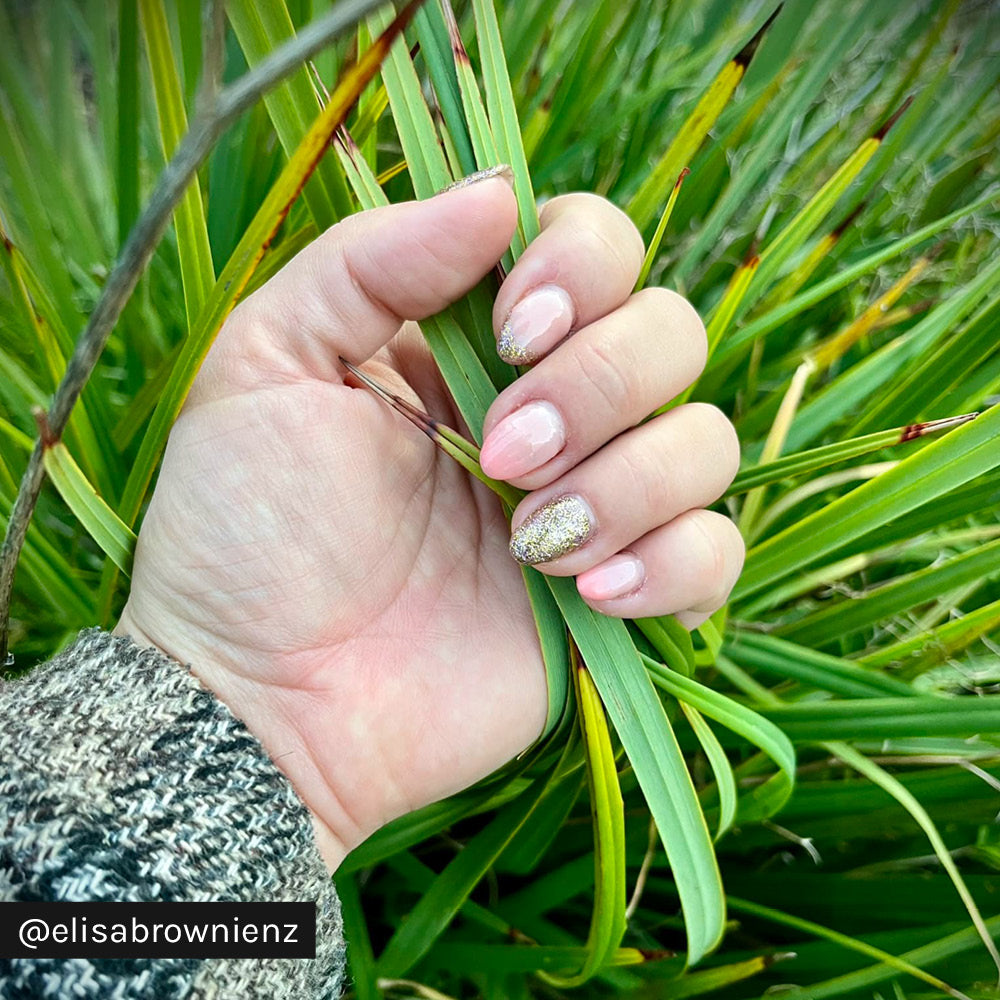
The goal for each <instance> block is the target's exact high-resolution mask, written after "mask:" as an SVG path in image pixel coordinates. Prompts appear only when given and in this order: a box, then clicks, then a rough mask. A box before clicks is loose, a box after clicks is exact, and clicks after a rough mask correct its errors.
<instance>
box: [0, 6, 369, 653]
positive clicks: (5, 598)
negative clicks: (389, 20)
mask: <svg viewBox="0 0 1000 1000" xmlns="http://www.w3.org/2000/svg"><path fill="white" fill-rule="evenodd" d="M381 2H382V0H341V2H340V3H338V4H337V5H336V7H334V8H333V9H332V10H331V11H330V12H329V14H327V15H325V16H324V17H321V18H318V19H317V20H316V21H314V22H312V24H309V25H307V26H306V27H305V28H303V29H302V31H300V32H299V33H298V34H297V35H296V36H295V37H294V38H291V39H289V40H288V41H287V42H285V43H284V44H283V45H281V46H280V47H279V48H277V49H275V50H274V52H272V53H271V54H270V55H269V56H267V58H265V59H262V60H261V61H260V62H259V63H258V64H257V65H256V66H255V67H254V68H253V69H251V70H250V71H249V72H247V73H245V74H244V75H243V76H241V77H240V78H239V79H238V80H236V81H234V82H233V83H231V84H230V85H229V86H227V87H224V88H223V89H222V90H219V91H218V93H217V95H216V97H215V100H214V101H211V104H210V106H208V107H204V108H199V110H198V113H197V115H196V117H195V119H194V121H193V122H192V124H191V127H190V129H189V130H188V133H187V134H186V135H185V136H184V138H183V139H182V140H181V142H180V144H179V145H178V147H177V150H176V151H175V152H174V155H173V156H172V157H171V159H170V162H169V163H168V164H167V165H166V167H165V168H164V170H163V173H161V174H160V177H159V180H158V181H157V183H156V187H155V189H154V190H153V193H152V195H151V197H150V199H149V203H148V204H147V206H146V208H145V211H143V213H142V215H140V216H139V219H138V220H137V222H136V224H135V225H134V226H133V227H132V231H131V233H129V237H128V240H126V242H125V245H124V246H123V247H122V249H121V251H120V253H119V255H118V259H117V261H115V265H114V268H113V269H112V271H111V274H110V275H109V277H108V280H107V283H106V284H105V286H104V290H103V292H102V293H101V297H100V299H98V302H97V305H96V306H95V307H94V311H93V312H92V313H91V314H90V319H89V320H88V322H87V325H86V327H85V328H84V330H83V333H82V334H81V335H80V339H79V340H78V341H77V344H76V349H75V350H74V351H73V356H72V357H71V358H70V360H69V364H68V365H67V366H66V373H65V375H63V378H62V381H61V382H60V383H59V387H58V388H57V389H56V393H55V396H54V398H53V400H52V406H51V407H50V408H49V412H48V414H47V420H48V426H49V428H50V429H51V432H52V434H53V435H54V439H55V440H58V439H59V438H60V437H61V435H62V432H63V430H64V429H65V427H66V423H67V421H68V420H69V416H70V413H71V412H72V410H73V406H74V405H75V404H76V401H77V399H78V398H79V396H80V393H81V392H82V391H83V387H84V386H85V385H86V383H87V380H88V379H89V378H90V375H91V373H92V372H93V370H94V368H95V366H96V365H97V361H98V359H99V358H100V356H101V352H102V351H103V350H104V345H105V344H106V343H107V340H108V337H109V336H110V335H111V331H112V330H113V329H114V326H115V323H117V321H118V317H119V316H120V315H121V312H122V310H123V309H124V308H125V304H126V303H127V302H128V300H129V297H130V296H131V294H132V291H133V289H134V288H135V286H136V283H137V282H138V280H139V277H140V275H141V274H142V272H143V271H144V270H145V269H146V265H147V264H148V263H149V259H150V257H152V255H153V251H154V250H155V248H156V245H157V244H158V243H159V241H160V237H161V236H162V235H163V232H164V230H165V229H166V228H167V224H168V223H169V221H170V216H171V214H172V212H173V210H174V208H175V207H176V206H177V203H178V202H179V201H180V200H181V198H182V197H183V195H184V191H185V190H186V188H187V186H188V184H189V183H190V181H191V179H192V178H193V177H194V175H195V173H196V171H197V170H198V168H199V167H200V166H201V164H202V163H203V162H204V160H205V158H206V157H207V156H208V154H209V153H210V152H211V150H212V148H213V146H214V145H215V142H216V140H217V139H218V138H219V136H220V135H221V134H222V133H223V132H224V131H225V130H226V129H227V128H228V127H229V125H230V124H231V123H232V122H233V121H234V119H236V118H237V117H238V116H239V115H240V114H242V113H243V112H244V111H246V110H247V109H248V108H249V107H250V106H251V105H253V104H254V103H255V102H256V101H257V100H258V99H259V98H260V97H261V95H262V94H264V93H266V92H267V91H268V90H270V89H271V88H272V87H274V86H275V85H276V84H278V83H280V82H281V81H282V80H283V79H284V78H285V77H286V76H288V75H289V74H290V73H292V72H294V71H295V70H296V69H298V68H299V67H300V66H301V65H302V64H303V63H304V62H306V61H307V60H309V59H311V58H312V57H313V56H314V55H316V53H317V52H319V51H320V49H322V48H323V47H324V46H325V45H326V44H327V43H328V42H329V41H330V40H331V39H332V38H334V37H335V36H336V35H338V34H340V33H341V32H343V31H345V30H347V29H350V28H352V27H354V25H355V24H357V22H358V21H359V20H360V19H361V18H362V17H363V16H364V15H365V14H367V13H368V12H369V11H370V10H373V9H374V8H375V7H377V6H379V4H380V3H381ZM208 46H209V56H208V60H207V61H210V60H214V58H215V57H214V56H213V55H212V52H213V50H215V48H216V46H215V42H214V40H213V39H211V38H210V39H208ZM213 70H214V66H213ZM211 87H212V83H211V80H209V83H208V88H209V89H210V88H211ZM209 99H210V98H209ZM43 459H44V447H43V445H42V443H41V441H37V442H36V443H35V447H34V450H33V451H32V453H31V457H30V458H29V459H28V467H27V468H26V469H25V472H24V476H23V477H22V479H21V485H20V487H19V489H18V492H17V498H16V499H15V501H14V506H13V509H12V510H11V515H10V521H9V522H8V524H7V533H6V535H5V537H4V541H3V547H2V548H0V664H6V663H7V662H8V658H7V637H8V626H9V621H10V601H11V593H12V591H13V586H14V573H15V570H16V568H17V560H18V557H19V556H20V554H21V548H22V547H23V545H24V539H25V537H26V535H27V533H28V525H29V524H30V523H31V516H32V514H33V513H34V510H35V504H36V503H37V502H38V495H39V493H40V492H41V488H42V482H43V480H44V478H45V467H44V463H43Z"/></svg>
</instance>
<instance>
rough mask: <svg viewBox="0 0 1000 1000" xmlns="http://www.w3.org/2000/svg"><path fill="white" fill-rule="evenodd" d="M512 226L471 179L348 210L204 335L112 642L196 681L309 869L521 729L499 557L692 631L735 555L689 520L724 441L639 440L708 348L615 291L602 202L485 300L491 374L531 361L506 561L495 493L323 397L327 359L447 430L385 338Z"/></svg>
mask: <svg viewBox="0 0 1000 1000" xmlns="http://www.w3.org/2000/svg"><path fill="white" fill-rule="evenodd" d="M515 220H516V204H515V200H514V196H513V193H512V191H511V189H510V187H509V184H508V183H507V182H506V180H505V179H504V178H503V177H502V176H493V177H487V178H485V179H481V180H479V181H478V182H476V183H472V184H469V185H467V186H464V187H460V188H458V189H456V190H452V191H449V192H446V193H443V194H440V195H438V196H436V197H435V198H432V199H429V200H427V201H424V202H410V203H406V204H400V205H393V206H390V207H386V208H382V209H377V210H375V211H371V212H364V213H361V214H359V215H356V216H353V217H351V218H348V219H346V220H344V221H343V222H341V223H340V224H338V225H336V226H334V227H333V228H332V229H330V230H329V231H327V232H326V233H324V234H323V235H322V236H320V237H319V238H318V239H317V240H316V241H315V242H314V243H313V244H312V245H311V246H309V247H307V248H306V249H305V250H304V251H302V252H301V253H300V254H299V255H298V256H297V257H296V258H295V259H294V260H293V261H292V262H291V263H290V264H288V265H287V266H286V267H285V268H284V269H283V270H282V271H281V272H280V273H279V274H278V275H276V276H275V277H274V278H273V279H272V280H271V281H269V282H268V283H267V285H265V286H264V287H262V288H261V289H260V290H259V291H257V292H256V293H255V294H253V295H252V296H250V297H249V298H248V299H247V300H246V301H245V302H243V303H242V304H241V305H240V306H239V308H237V309H236V310H235V311H234V312H233V314H232V316H231V317H230V318H229V320H228V321H227V322H226V324H225V326H224V327H223V329H222V330H221V331H220V333H219V336H218V338H217V340H216V342H215V344H214V345H213V347H212V349H211V351H210V352H209V355H208V357H207V358H206V360H205V363H204V365H203V366H202V370H201V372H200V373H199V375H198V378H197V380H196V381H195V384H194V386H193V388H192V391H191V394H190V396H189V398H188V401H187V403H186V405H185V407H184V409H183V411H182V413H181V415H180V417H179V418H178V420H177V422H176V424H175V425H174V428H173V430H172V433H171V435H170V440H169V442H168V445H167V449H166V453H165V455H164V459H163V466H162V469H161V472H160V477H159V481H158V483H157V486H156V490H155V492H154V495H153V498H152V500H151V502H150V506H149V510H148V512H147V514H146V517H145V520H144V523H143V526H142V530H141V532H140V535H139V541H138V546H137V550H136V558H135V567H134V572H133V577H132V592H131V595H130V597H129V600H128V604H127V605H126V608H125V611H124V613H123V615H122V619H121V621H120V622H119V626H118V629H117V631H118V632H119V633H124V634H128V635H131V636H132V637H133V638H135V639H136V640H138V641H139V642H140V643H148V644H152V645H155V646H157V647H159V648H160V649H162V650H163V651H164V652H166V653H168V654H169V655H171V656H173V657H174V658H175V659H177V660H179V661H181V662H183V663H190V664H191V666H192V669H193V670H194V671H195V673H196V674H197V675H198V676H199V678H200V679H201V680H202V682H203V683H204V684H205V685H206V686H207V687H209V688H210V689H212V690H213V691H214V692H215V693H216V694H217V695H218V697H220V698H221V699H222V700H223V701H224V702H225V703H226V704H227V705H228V706H229V707H230V708H231V709H232V711H233V712H234V713H235V714H236V715H237V716H238V717H240V718H241V719H242V720H243V721H244V722H245V723H246V725H247V726H248V728H249V729H250V730H251V732H253V733H254V734H255V735H256V736H257V738H258V739H260V741H261V743H262V744H263V745H264V747H265V748H266V749H267V751H268V752H269V753H270V755H271V756H272V758H273V759H274V760H275V761H276V762H277V764H278V766H279V767H281V768H282V770H283V771H284V772H285V773H286V774H287V776H288V777H289V778H290V780H291V781H292V783H293V784H294V786H295V787H296V789H297V791H298V793H299V795H300V796H301V798H302V799H303V801H304V802H305V804H306V805H307V806H308V807H309V809H310V811H311V813H312V815H313V817H314V822H315V826H316V831H317V841H318V843H319V846H320V849H321V850H322V851H323V854H324V857H325V858H326V860H327V863H328V864H329V865H330V867H331V868H335V867H336V866H337V864H339V862H340V860H341V859H342V858H343V856H344V854H345V853H346V852H347V851H349V850H350V849H351V848H352V847H353V846H355V845H356V844H358V843H360V842H361V841H362V840H363V839H365V837H367V836H368V835H369V834H370V833H372V832H373V831H374V830H376V829H377V828H378V827H379V826H381V825H382V824H384V823H386V822H388V821H389V820H391V819H393V818H395V817H396V816H399V815H402V814H404V813H406V812H408V811H410V810H412V809H415V808H418V807H419V806H421V805H424V804H426V803H429V802H432V801H435V800H437V799H440V798H442V797H444V796H446V795H448V794H451V793H454V792H456V791H458V790H460V789H462V788H464V787H467V786H468V785H470V784H472V783H473V782H474V781H476V780H478V779H479V778H481V777H483V776H485V775H486V774H488V773H490V772H491V771H493V770H495V769H496V768H497V767H498V766H500V765H501V764H503V763H504V762H505V761H507V760H509V759H510V758H511V757H513V756H514V755H516V754H517V753H519V752H520V751H521V750H523V749H524V748H525V747H526V746H528V745H529V744H530V743H531V742H532V741H534V740H535V739H536V738H537V737H538V735H539V734H540V732H541V730H542V726H543V723H544V719H545V711H546V692H545V675H544V670H543V666H542V660H541V654H540V651H539V647H538V640H537V635H536V631H535V626H534V622H533V618H532V614H531V609H530V606H529V603H528V600H527V597H526V594H525V592H524V585H523V581H522V579H521V573H520V570H519V568H518V565H517V563H516V562H515V560H514V559H513V558H511V551H514V552H516V553H517V554H518V555H519V557H521V558H522V559H525V560H531V561H533V562H536V563H538V568H539V569H540V570H541V571H542V572H545V573H551V574H555V575H561V576H565V575H576V574H579V575H578V578H577V586H578V588H579V590H580V593H581V594H582V596H583V597H584V598H585V599H586V600H587V602H588V603H589V604H590V605H591V606H592V607H594V608H596V609H597V610H599V611H602V612H604V613H605V614H610V615H618V616H622V617H639V616H645V615H654V614H663V613H668V612H678V613H679V614H678V617H679V618H681V620H682V621H683V622H684V623H685V624H687V625H688V626H689V627H690V626H692V625H694V624H697V623H698V622H700V621H701V620H703V619H704V618H706V617H707V616H708V614H709V613H710V612H711V611H713V610H715V609H716V608H717V607H719V606H721V605H722V603H723V602H724V600H725V598H726V596H727V595H728V593H729V590H730V588H731V587H732V585H733V583H734V582H735V580H736V577H737V576H738V574H739V570H740V568H741V565H742V558H743V546H742V541H741V540H740V537H739V533H738V532H737V530H736V529H735V527H734V526H733V525H732V523H731V522H730V521H728V520H727V519H726V518H724V517H722V516H721V515H718V514H714V513H710V512H706V511H705V510H703V509H701V508H703V507H704V506H705V505H706V504H709V503H711V502H712V501H714V500H715V499H716V498H718V497H719V496H720V495H721V493H722V492H723V491H724V489H725V488H726V486H727V485H728V484H729V482H730V481H731V479H732V477H733V476H734V475H735V472H736V468H737V464H738V444H737V441H736V438H735V434H734V432H733V429H732V427H731V425H730V424H729V422H728V421H727V420H726V419H725V418H724V417H723V416H722V414H721V413H720V412H719V411H718V410H716V409H714V408H713V407H710V406H706V405H703V404H689V405H685V406H680V407H677V408H675V409H674V410H672V411H670V412H668V413H666V414H664V415H662V416H660V417H657V418H656V419H654V420H651V421H649V422H648V423H645V424H642V426H636V425H637V424H639V422H640V421H641V420H642V419H643V418H644V417H646V416H647V415H648V414H649V413H650V412H652V410H654V409H655V408H656V407H657V406H658V405H659V404H661V403H663V402H664V401H665V400H668V399H670V398H672V397H673V396H676V395H677V394H678V393H680V392H681V391H682V390H683V389H684V388H685V387H686V386H688V385H689V384H690V383H691V382H692V381H693V380H694V379H695V378H696V377H697V375H698V373H699V372H700V370H701V368H702V366H703V364H704V359H705V334H704V329H703V327H702V325H701V323H700V321H699V320H698V318H697V316H696V314H695V313H694V311H693V310H692V309H691V307H690V306H689V305H688V304H687V303H686V302H685V301H684V300H683V299H682V298H680V296H678V295H676V294H674V293H672V292H668V291H664V290H662V289H648V290H645V291H642V292H640V293H638V294H637V295H632V294H631V292H632V288H633V285H634V283H635V280H636V276H637V274H638V270H639V266H640V263H641V260H642V241H641V239H640V237H639V235H638V233H637V232H636V230H635V228H634V227H633V226H632V224H631V223H630V222H629V221H628V220H627V218H626V217H625V216H624V215H623V214H622V213H621V212H620V211H618V209H616V208H614V207H613V206H612V205H610V204H609V203H608V202H606V201H604V200H603V199H600V198H597V197H595V196H592V195H584V194H574V195H567V196H564V197H560V198H556V199H553V200H552V201H550V202H549V203H548V204H546V205H545V207H544V208H543V210H542V213H541V220H542V227H543V232H542V234H541V235H540V236H539V237H538V238H537V239H536V240H535V241H534V242H533V243H532V244H531V246H530V247H529V248H528V249H527V250H526V251H525V253H524V254H523V256H522V257H521V258H520V260H519V261H518V263H517V265H516V266H515V267H514V268H513V270H512V271H511V273H510V275H509V276H508V277H507V279H506V280H505V282H504V284H503V286H502V288H501V290H500V293H499V295H498V297H497V301H496V307H495V310H494V327H495V330H496V331H497V334H498V336H500V335H501V333H503V334H505V335H504V336H502V337H501V344H500V349H501V355H502V356H505V357H506V359H507V360H512V361H516V362H518V363H522V362H523V361H524V360H525V359H526V358H528V357H531V359H532V360H537V363H536V364H535V365H534V366H533V367H532V368H530V369H529V370H528V371H527V372H525V373H524V374H523V375H522V376H521V377H520V378H519V379H518V380H517V381H516V382H515V383H514V384H513V385H512V386H511V387H509V388H508V389H506V390H505V391H504V392H503V393H501V394H500V396H499V397H498V399H497V400H496V402H495V403H494V404H493V406H492V407H491V409H490V411H489V413H488V415H487V418H486V424H485V430H486V432H487V436H486V439H485V440H484V443H483V449H482V464H483V468H484V470H485V471H486V472H487V473H488V474H489V475H491V476H493V477H495V478H502V479H507V480H509V481H510V482H512V483H513V484H514V485H516V486H519V487H521V488H523V489H526V490H531V491H533V492H531V493H530V494H529V495H528V496H527V497H526V498H525V499H524V501H523V502H522V503H521V504H520V506H519V507H518V509H517V510H516V511H515V514H514V520H513V524H514V527H515V532H514V537H513V541H512V542H511V547H510V550H509V549H508V542H509V541H510V536H509V528H508V525H507V523H506V521H505V518H504V515H503V512H502V510H501V507H500V504H499V502H498V501H497V499H496V497H495V496H494V495H493V494H492V493H491V492H489V491H488V490H487V489H485V487H483V486H482V484H480V483H478V482H476V481H474V480H473V479H472V478H471V477H469V476H468V475H467V474H466V473H465V472H464V470H462V469H461V467H460V466H458V465H457V464H456V463H454V462H453V460H452V459H450V458H449V457H447V456H446V455H444V454H443V453H441V452H440V451H439V450H438V449H437V448H435V446H434V445H433V443H432V442H431V441H429V440H428V439H427V438H426V437H424V436H423V435H422V434H421V433H420V432H419V431H417V430H416V429H415V428H414V427H412V426H411V425H409V424H408V423H406V422H405V421H404V420H402V419H400V417H399V416H398V415H397V414H396V413H394V412H393V411H392V410H390V409H389V408H388V407H386V406H385V405H384V404H383V403H382V402H381V401H379V400H378V399H377V398H375V396H373V395H372V394H371V393H370V392H368V391H367V390H364V389H360V388H357V387H355V386H354V384H353V383H352V382H351V381H350V379H349V378H348V379H347V381H346V382H345V376H346V373H345V371H344V369H343V366H342V365H341V364H340V363H339V362H338V357H339V356H343V357H346V358H347V359H348V360H350V361H351V362H353V363H355V364H364V368H365V370H366V371H368V372H370V373H371V375H372V376H373V377H375V378H376V379H378V380H379V381H380V382H382V383H383V384H385V385H386V386H387V387H389V388H391V389H392V390H393V391H395V392H397V393H399V394H400V395H402V396H403V397H404V398H406V399H408V400H409V401H411V402H412V403H414V404H415V405H417V406H419V407H420V408H421V409H423V410H426V411H427V412H428V413H431V414H433V415H434V416H435V417H437V418H439V419H441V420H442V421H443V422H445V423H452V424H453V425H455V426H459V417H458V416H457V414H456V412H455V410H454V407H453V404H452V403H451V400H450V398H449V395H448V392H447V390H446V388H445V387H444V385H443V383H442V381H441V379H440V377H439V375H438V373H437V369H436V367H435V365H434V363H433V361H432V358H431V356H430V353H429V351H428V350H427V348H426V346H425V344H424V342H423V339H422V337H421V335H420V333H419V330H418V329H417V328H416V327H415V326H414V325H413V324H412V323H404V320H415V319H420V318H423V317H425V316H428V315H431V314H433V313H436V312H438V311H440V310H441V309H442V308H444V307H445V306H446V305H447V304H448V303H450V302H452V301H454V300H456V299H457V298H459V297H460V296H461V295H462V294H463V293H464V292H466V291H467V290H468V289H469V288H471V287H472V286H473V285H474V284H475V283H476V282H477V281H478V280H479V279H481V278H482V277H483V275H484V274H486V273H487V272H488V271H489V270H490V268H491V267H492V266H493V265H494V264H495V263H496V261H497V260H498V259H499V258H500V256H501V255H502V253H503V252H504V250H505V249H506V247H507V245H508V242H509V240H510V237H511V235H512V233H513V230H514V226H515ZM508 315H509V317H510V323H509V324H508V325H506V326H504V321H505V319H507V317H508ZM571 331H575V332H574V333H573V336H572V337H570V338H569V339H566V340H565V342H563V338H564V336H565V334H567V333H569V332H571ZM554 500H558V501H559V502H558V503H557V504H556V505H554V506H551V505H550V506H546V505H549V504H550V502H551V501H554ZM540 508H541V509H542V510H543V511H544V512H543V513H542V514H541V515H536V517H535V518H534V520H533V521H531V523H530V524H528V526H527V527H523V525H524V524H525V522H526V519H527V518H528V517H529V515H531V514H532V513H534V512H537V511H538V510H539V509H540ZM574 546H575V547H574ZM560 552H561V553H562V554H559V553H560ZM541 560H545V561H541ZM619 595H620V596H619Z"/></svg>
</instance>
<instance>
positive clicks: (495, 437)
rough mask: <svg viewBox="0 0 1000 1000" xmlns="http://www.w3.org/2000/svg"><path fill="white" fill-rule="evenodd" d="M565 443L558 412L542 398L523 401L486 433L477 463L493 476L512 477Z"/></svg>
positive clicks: (535, 465) (533, 466) (532, 467)
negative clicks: (540, 399) (528, 401)
mask: <svg viewBox="0 0 1000 1000" xmlns="http://www.w3.org/2000/svg"><path fill="white" fill-rule="evenodd" d="M565 443H566V428H565V427H564V426H563V422H562V417H560V416H559V411H558V410H557V409H556V408H555V407H554V406H553V405H552V404H551V403H546V402H543V401H536V402H534V403H526V404H525V405H524V406H522V407H520V408H518V409H516V410H515V411H514V412H513V413H511V414H508V415H507V416H506V417H504V418H503V420H501V421H500V423H498V424H497V425H496V427H494V428H493V430H491V431H490V432H489V434H487V435H486V440H485V441H484V442H483V447H482V450H481V451H480V452H479V464H480V465H481V466H482V467H483V472H485V473H486V475H488V476H492V477H493V478H494V479H516V478H517V477H518V476H526V475H527V474H528V473H529V472H532V471H534V470H535V469H537V468H538V467H539V466H540V465H544V464H545V463H546V462H547V461H548V460H549V459H550V458H553V457H554V456H555V455H558V454H559V452H560V451H562V447H563V445H564V444H565Z"/></svg>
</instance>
